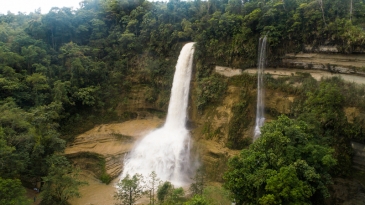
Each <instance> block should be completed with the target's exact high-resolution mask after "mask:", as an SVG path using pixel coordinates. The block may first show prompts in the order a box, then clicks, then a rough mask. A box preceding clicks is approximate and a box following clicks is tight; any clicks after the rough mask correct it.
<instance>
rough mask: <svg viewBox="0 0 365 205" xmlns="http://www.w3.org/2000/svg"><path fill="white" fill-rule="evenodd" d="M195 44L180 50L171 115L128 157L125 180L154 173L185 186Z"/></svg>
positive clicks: (189, 44) (124, 171)
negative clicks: (188, 109) (189, 106)
mask: <svg viewBox="0 0 365 205" xmlns="http://www.w3.org/2000/svg"><path fill="white" fill-rule="evenodd" d="M193 54H194V43H187V44H186V45H185V46H184V47H183V48H182V50H181V52H180V56H179V59H178V61H177V64H176V70H175V75H174V80H173V84H172V89H171V96H170V102H169V108H168V113H167V117H166V122H165V124H164V126H163V127H162V128H160V129H157V130H155V131H153V132H151V133H150V134H148V135H146V136H145V137H144V138H143V139H142V140H141V141H140V142H139V143H138V144H137V145H136V146H135V147H134V148H133V150H132V151H131V152H130V153H129V154H128V155H127V156H126V158H125V160H124V170H123V173H122V178H124V177H125V176H126V175H127V174H129V175H134V174H136V173H138V174H142V175H143V176H145V177H147V176H149V175H150V174H151V172H152V171H155V172H156V174H157V176H158V177H159V178H160V179H161V180H163V181H170V182H171V183H172V184H174V185H176V186H182V185H184V184H186V182H187V181H188V179H189V178H188V176H187V173H188V172H189V171H190V134H189V131H188V130H187V129H186V127H185V124H186V120H187V114H186V110H187V107H188V98H189V89H190V79H191V71H192V65H193Z"/></svg>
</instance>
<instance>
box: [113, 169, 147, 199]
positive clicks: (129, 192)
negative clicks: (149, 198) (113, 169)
mask: <svg viewBox="0 0 365 205" xmlns="http://www.w3.org/2000/svg"><path fill="white" fill-rule="evenodd" d="M143 183H144V181H143V177H142V175H140V174H135V175H133V176H132V177H130V176H129V175H128V174H127V176H126V177H124V178H123V179H122V180H121V181H120V182H119V183H118V184H117V192H116V193H115V195H114V198H115V199H116V200H118V203H116V204H121V205H124V204H126V205H127V204H129V205H132V204H135V203H136V201H137V200H138V199H140V198H141V197H142V196H143V195H144V194H145V192H144V188H145V187H144V186H143Z"/></svg>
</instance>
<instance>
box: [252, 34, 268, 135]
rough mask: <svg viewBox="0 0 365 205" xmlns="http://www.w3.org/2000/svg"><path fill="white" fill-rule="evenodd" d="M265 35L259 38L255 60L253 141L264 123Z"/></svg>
mask: <svg viewBox="0 0 365 205" xmlns="http://www.w3.org/2000/svg"><path fill="white" fill-rule="evenodd" d="M266 42H267V38H266V36H265V37H264V38H260V41H259V53H258V60H257V64H258V65H257V107H256V123H255V133H254V141H255V140H256V139H258V138H259V137H260V135H261V127H262V126H263V125H264V121H265V117H264V99H263V97H264V95H265V93H264V88H263V87H264V80H263V75H264V68H265V63H266Z"/></svg>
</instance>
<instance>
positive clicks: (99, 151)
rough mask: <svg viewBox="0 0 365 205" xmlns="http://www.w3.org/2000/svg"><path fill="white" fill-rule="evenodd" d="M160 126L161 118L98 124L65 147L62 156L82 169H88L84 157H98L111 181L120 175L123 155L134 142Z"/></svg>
mask: <svg viewBox="0 0 365 205" xmlns="http://www.w3.org/2000/svg"><path fill="white" fill-rule="evenodd" d="M161 124H162V120H161V119H158V118H153V119H144V120H133V121H127V122H124V123H116V124H108V125H99V126H97V127H95V128H94V129H91V130H89V131H87V132H85V133H83V134H81V135H79V136H77V137H76V139H75V141H74V142H73V143H72V144H70V145H69V146H68V147H67V148H66V150H65V154H66V155H67V156H68V157H70V158H72V160H73V161H74V163H78V164H79V165H80V166H83V168H86V169H87V168H89V167H90V166H92V162H91V161H90V160H87V158H88V157H87V156H90V155H92V154H96V155H98V156H101V157H103V158H104V159H105V169H106V173H107V174H108V175H109V176H110V177H111V178H115V177H117V176H119V174H120V173H121V172H122V169H123V156H124V155H125V154H126V153H128V152H129V151H130V150H131V149H132V148H133V146H134V143H135V142H136V141H137V140H138V139H140V138H141V137H142V136H144V135H145V134H147V133H148V132H149V131H151V130H153V129H155V128H156V127H157V126H159V125H161ZM85 158H86V159H85Z"/></svg>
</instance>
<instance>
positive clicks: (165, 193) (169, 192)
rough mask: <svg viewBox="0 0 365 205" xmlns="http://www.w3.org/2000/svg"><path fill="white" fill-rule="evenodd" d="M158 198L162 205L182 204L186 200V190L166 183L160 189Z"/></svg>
mask: <svg viewBox="0 0 365 205" xmlns="http://www.w3.org/2000/svg"><path fill="white" fill-rule="evenodd" d="M157 198H158V201H159V202H160V204H164V205H169V204H182V201H183V200H184V189H183V188H181V187H180V188H176V189H175V187H174V185H172V184H171V183H170V182H168V181H166V182H164V183H163V184H162V185H160V186H159V187H158V190H157Z"/></svg>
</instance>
